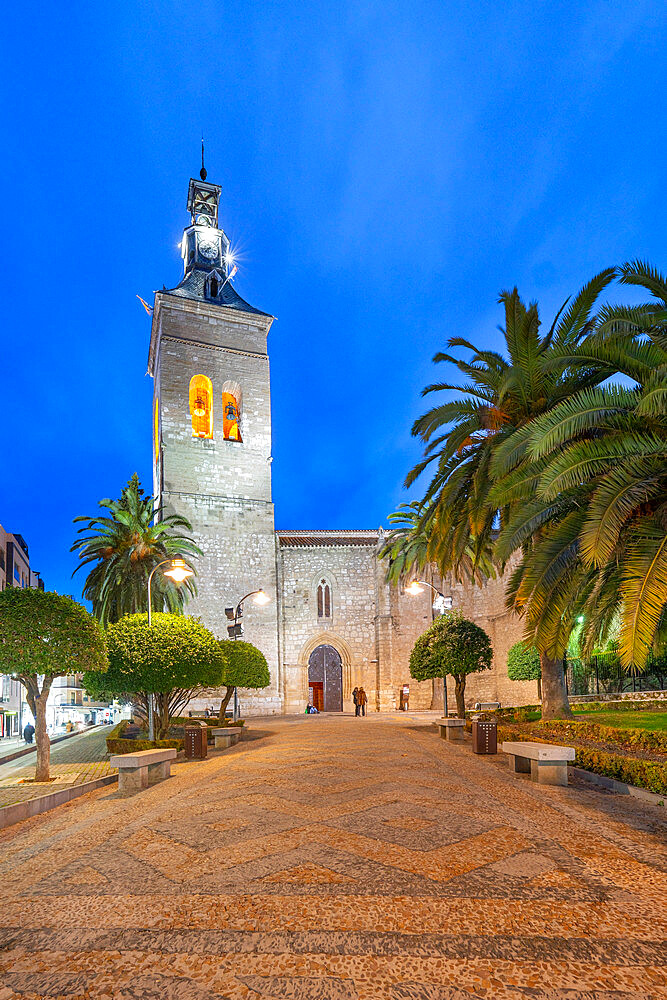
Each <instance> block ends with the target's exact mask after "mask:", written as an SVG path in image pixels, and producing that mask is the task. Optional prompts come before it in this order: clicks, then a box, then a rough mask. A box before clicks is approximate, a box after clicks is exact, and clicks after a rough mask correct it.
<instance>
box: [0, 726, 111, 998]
mask: <svg viewBox="0 0 667 1000" xmlns="http://www.w3.org/2000/svg"><path fill="white" fill-rule="evenodd" d="M110 729H111V727H110V726H109V727H108V729H96V730H94V731H93V732H91V733H83V734H82V735H81V736H75V737H73V738H72V739H71V740H65V741H64V742H63V743H58V744H56V745H55V746H54V747H53V748H52V749H51V777H52V778H55V779H56V780H55V781H49V782H39V783H30V784H25V785H24V784H21V781H22V780H23V779H25V778H34V776H35V760H36V755H33V756H31V757H28V758H25V757H23V758H20V759H19V760H17V761H16V763H15V764H13V763H9V764H4V765H3V766H2V768H0V808H2V807H3V806H13V805H15V803H17V802H26V801H27V800H28V799H36V798H38V797H39V796H40V795H48V794H49V793H50V792H57V791H60V789H61V788H70V787H71V786H72V785H82V784H83V783H84V782H86V781H94V780H95V778H102V777H104V775H106V774H114V773H115V772H116V770H117V769H116V768H112V767H110V766H109V760H108V757H107V744H106V738H107V736H108V735H109V731H110ZM26 760H28V761H29V763H26ZM1 996H2V994H1V993H0V997H1Z"/></svg>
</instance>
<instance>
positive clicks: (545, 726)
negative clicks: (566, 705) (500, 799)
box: [498, 720, 667, 795]
mask: <svg viewBox="0 0 667 1000" xmlns="http://www.w3.org/2000/svg"><path fill="white" fill-rule="evenodd" d="M503 740H507V741H515V740H532V741H534V742H538V743H560V744H564V745H566V746H572V747H574V748H575V751H576V760H575V765H576V766H577V767H581V768H583V769H584V770H586V771H591V772H593V773H594V774H601V775H604V776H606V777H608V778H613V779H615V780H617V781H622V782H625V783H626V784H628V785H635V786H637V787H639V788H647V789H649V791H651V792H655V793H656V794H659V795H662V794H665V793H667V740H666V738H665V734H664V733H659V732H646V731H645V730H637V729H614V728H613V727H612V726H600V725H597V724H596V723H589V722H570V721H565V720H563V721H558V722H556V721H554V722H534V723H531V724H528V725H522V724H521V723H519V724H517V725H511V726H510V725H500V726H499V727H498V742H499V743H500V742H501V741H503Z"/></svg>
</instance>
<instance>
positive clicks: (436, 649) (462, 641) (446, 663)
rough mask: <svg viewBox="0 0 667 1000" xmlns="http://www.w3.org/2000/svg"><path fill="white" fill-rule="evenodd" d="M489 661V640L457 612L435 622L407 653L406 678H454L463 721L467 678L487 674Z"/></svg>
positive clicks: (482, 631)
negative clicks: (483, 671) (484, 672)
mask: <svg viewBox="0 0 667 1000" xmlns="http://www.w3.org/2000/svg"><path fill="white" fill-rule="evenodd" d="M492 659H493V651H492V648H491V640H490V639H489V637H488V635H487V634H486V632H485V631H484V629H483V628H480V626H479V625H476V624H475V622H471V621H470V620H469V619H468V618H464V617H463V615H462V614H461V612H460V611H453V612H449V613H448V614H444V615H442V617H441V618H437V619H436V620H435V621H434V622H433V624H432V625H431V627H430V628H428V629H427V630H426V632H424V633H423V635H420V636H419V638H418V639H417V641H416V643H415V644H414V646H413V648H412V652H411V653H410V675H411V676H412V677H414V678H415V680H417V681H425V680H430V679H431V678H435V677H443V678H444V677H445V676H446V675H448V674H451V676H452V677H453V678H454V681H455V691H456V709H457V711H458V714H459V717H460V718H462V719H463V718H465V701H464V698H465V686H466V677H467V675H468V674H473V673H477V671H478V670H490V669H491V662H492Z"/></svg>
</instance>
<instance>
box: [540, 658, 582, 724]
mask: <svg viewBox="0 0 667 1000" xmlns="http://www.w3.org/2000/svg"><path fill="white" fill-rule="evenodd" d="M540 667H541V671H542V718H543V719H572V718H574V716H573V715H572V709H571V708H570V703H569V701H568V700H567V691H566V689H565V674H564V672H563V661H562V660H552V659H551V658H550V657H549V656H547V655H546V653H540Z"/></svg>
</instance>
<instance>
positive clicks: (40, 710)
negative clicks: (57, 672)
mask: <svg viewBox="0 0 667 1000" xmlns="http://www.w3.org/2000/svg"><path fill="white" fill-rule="evenodd" d="M18 679H19V680H20V682H21V684H23V686H24V688H25V693H26V698H27V700H28V704H29V706H30V711H31V712H32V714H33V718H34V720H35V743H36V744H37V765H36V767H35V781H48V780H49V778H50V777H51V740H50V739H49V734H48V732H47V729H46V703H47V701H48V699H49V691H50V690H51V685H52V683H53V677H52V676H51V675H50V674H46V675H45V677H44V679H43V680H42V690H41V691H40V690H39V678H38V677H37V675H36V674H19V678H18Z"/></svg>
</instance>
